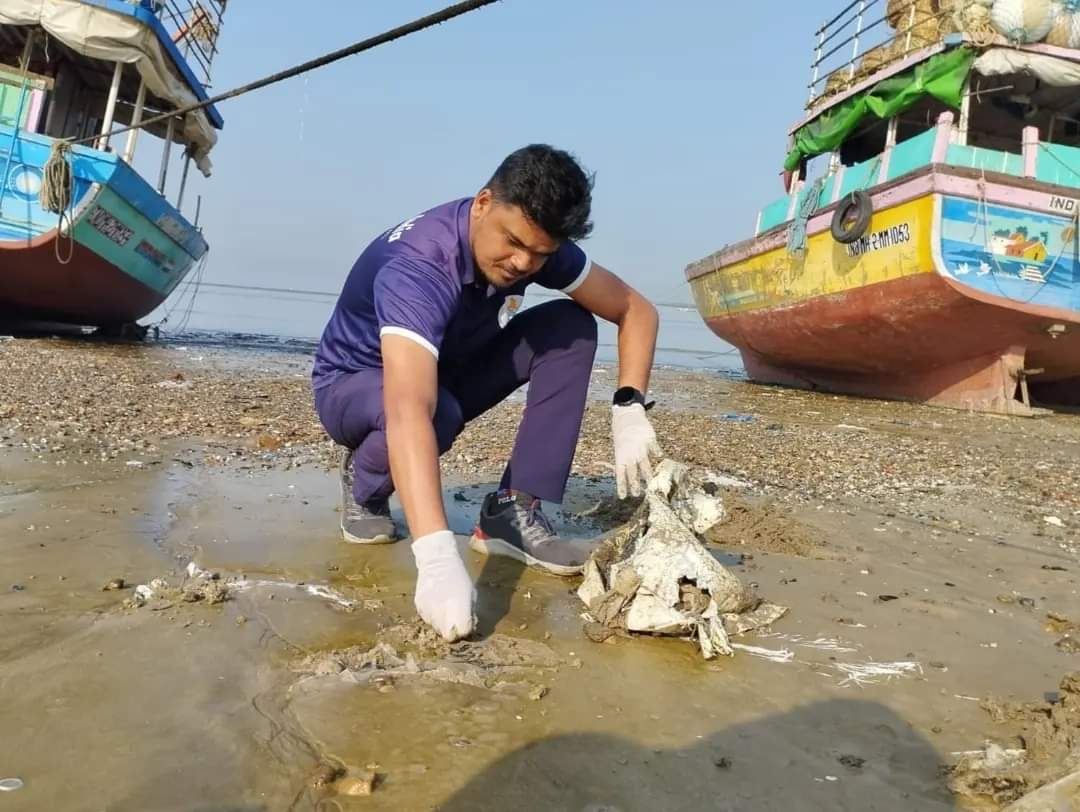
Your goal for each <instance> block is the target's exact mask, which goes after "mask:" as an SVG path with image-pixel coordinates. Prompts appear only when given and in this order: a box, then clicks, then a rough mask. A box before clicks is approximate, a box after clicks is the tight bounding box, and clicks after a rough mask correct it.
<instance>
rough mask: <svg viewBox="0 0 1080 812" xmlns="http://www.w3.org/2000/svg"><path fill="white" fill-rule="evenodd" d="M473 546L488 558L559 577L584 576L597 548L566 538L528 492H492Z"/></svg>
mask: <svg viewBox="0 0 1080 812" xmlns="http://www.w3.org/2000/svg"><path fill="white" fill-rule="evenodd" d="M469 546H470V547H471V548H472V549H473V550H475V551H476V552H478V553H483V554H485V555H504V556H507V557H509V558H513V559H516V560H517V561H522V562H524V563H526V564H528V565H529V566H533V567H539V568H540V569H543V570H546V571H548V572H551V573H554V574H555V575H580V574H581V570H582V569H583V568H584V566H585V561H586V559H588V557H589V554H590V553H592V551H593V548H594V547H595V546H596V542H594V541H583V540H580V539H563V538H559V536H558V535H557V534H556V533H555V528H554V527H552V524H551V520H550V519H549V518H548V517H547V516H545V515H544V513H543V511H542V510H541V509H540V500H539V499H534V498H533V497H531V496H529V495H528V494H525V493H518V494H517V495H516V496H515V495H514V494H512V493H510V492H508V491H498V492H496V493H489V494H488V495H487V497H485V499H484V504H483V506H482V507H481V508H480V521H479V522H478V523H477V525H476V529H475V530H474V531H473V535H472V539H470V541H469Z"/></svg>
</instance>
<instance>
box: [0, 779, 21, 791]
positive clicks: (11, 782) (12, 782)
mask: <svg viewBox="0 0 1080 812" xmlns="http://www.w3.org/2000/svg"><path fill="white" fill-rule="evenodd" d="M22 788H23V782H22V779H21V778H2V779H0V792H14V791H15V790H17V789H22Z"/></svg>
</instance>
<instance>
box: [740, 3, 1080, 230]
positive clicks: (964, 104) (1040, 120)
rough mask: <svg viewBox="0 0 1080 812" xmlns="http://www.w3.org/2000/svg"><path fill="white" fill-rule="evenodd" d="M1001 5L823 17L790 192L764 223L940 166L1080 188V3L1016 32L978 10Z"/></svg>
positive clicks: (898, 8)
mask: <svg viewBox="0 0 1080 812" xmlns="http://www.w3.org/2000/svg"><path fill="white" fill-rule="evenodd" d="M1023 1H1024V0H1012V2H1013V3H1014V4H1015V5H1020V4H1022V3H1023ZM989 13H990V12H989V11H988V8H987V6H986V4H980V3H969V2H964V0H952V1H951V2H950V0H888V2H885V0H855V2H851V3H848V4H847V6H845V7H844V8H843V9H842V10H841V11H840V12H839V13H838V14H837V15H836V16H834V17H833V18H832V19H830V20H828V21H826V22H825V23H823V24H822V26H821V27H820V28H819V29H818V30H817V31H816V32H815V43H814V49H813V57H812V59H811V64H810V81H809V83H808V88H807V89H808V96H809V98H808V102H807V107H806V113H805V115H804V116H803V117H802V118H801V119H800V120H799V121H798V122H797V123H796V124H795V126H794V127H793V128H792V129H791V132H790V141H789V151H788V154H787V157H786V160H785V164H784V172H783V187H784V189H785V190H786V194H785V195H784V196H783V197H779V198H778V199H776V200H774V201H773V202H772V203H770V204H769V205H767V206H765V207H764V208H763V209H762V210H761V211H760V213H759V215H758V222H757V229H756V233H757V234H763V233H765V232H767V231H770V230H772V229H774V228H777V227H779V226H781V225H783V224H785V223H788V222H790V221H792V220H793V219H794V218H795V217H796V216H797V214H798V213H799V211H800V210H803V211H805V210H807V208H808V205H812V204H808V203H807V201H806V198H807V197H808V196H813V195H816V206H814V208H823V207H826V206H829V205H831V204H833V203H836V202H837V201H839V200H840V199H841V198H843V197H844V196H845V195H848V194H850V193H851V192H853V191H857V190H862V191H869V190H871V189H875V188H876V187H880V186H882V185H886V184H891V183H893V182H896V181H898V180H899V179H900V178H905V177H910V176H912V175H913V174H916V173H919V172H925V171H929V169H930V167H932V166H934V165H948V166H952V167H961V168H965V169H969V170H975V171H978V172H980V173H986V174H987V175H988V176H989V175H994V174H997V175H1004V176H1011V177H1013V178H1024V179H1030V180H1035V181H1042V182H1044V183H1050V184H1056V185H1060V186H1065V187H1080V93H1078V92H1077V89H1078V87H1080V50H1078V48H1080V38H1078V39H1077V41H1076V42H1073V40H1072V39H1071V37H1072V36H1073V34H1072V31H1073V28H1075V30H1076V32H1077V35H1078V36H1080V12H1076V13H1070V12H1062V13H1061V15H1060V16H1058V17H1055V18H1054V19H1053V20H1052V21H1050V20H1048V21H1047V25H1049V24H1050V22H1052V23H1053V28H1052V29H1050V28H1048V29H1047V31H1017V32H1015V36H1012V37H1005V36H1003V35H1002V34H1001V33H999V32H998V31H995V30H994V28H993V27H991V25H990V20H989V18H988V17H986V16H979V15H988V14H989ZM1048 31H1049V33H1048ZM1028 40H1030V41H1028ZM1036 40H1037V41H1036ZM1077 196H1078V197H1080V194H1078V195H1077Z"/></svg>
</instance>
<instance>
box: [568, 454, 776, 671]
mask: <svg viewBox="0 0 1080 812" xmlns="http://www.w3.org/2000/svg"><path fill="white" fill-rule="evenodd" d="M720 482H721V480H720V478H719V477H716V476H715V475H713V474H710V473H708V472H705V471H701V470H696V469H695V470H692V469H690V468H688V467H687V466H685V465H681V464H680V463H677V462H674V461H673V460H664V461H663V462H662V463H661V464H660V465H659V466H658V467H657V469H656V473H655V475H654V476H653V478H652V479H651V480H650V482H649V484H648V486H647V488H646V492H645V501H644V502H643V503H642V505H641V507H640V508H638V510H637V512H636V513H635V514H634V516H633V517H632V518H631V519H630V521H629V522H627V523H626V525H624V526H623V527H620V528H619V529H618V530H616V531H614V532H613V533H611V534H610V535H609V536H608V537H607V538H606V539H605V540H604V541H603V542H602V543H601V544H600V545H599V547H598V548H597V549H596V551H594V553H593V554H592V556H591V557H590V558H589V560H588V562H586V564H585V580H584V581H583V582H582V584H581V586H580V588H579V589H578V597H580V598H581V600H582V601H583V602H584V603H585V605H586V606H588V608H589V614H590V615H591V616H592V618H593V619H594V620H595V621H596V622H597V623H599V624H600V625H602V626H605V627H607V628H609V629H617V630H625V631H630V632H645V633H651V634H672V635H680V636H688V637H694V638H695V639H696V640H697V642H698V645H699V646H700V648H701V653H702V654H703V655H704V657H705V658H706V659H711V658H713V657H715V656H716V655H717V654H726V655H729V656H730V655H732V654H733V653H734V652H733V650H732V647H731V644H730V642H729V639H728V638H729V635H734V634H743V633H745V632H747V631H751V630H753V629H757V628H761V627H764V626H768V625H769V624H770V623H772V622H773V621H775V620H777V619H779V618H780V617H782V616H783V615H784V614H785V613H786V612H787V608H786V607H783V606H777V605H775V604H771V603H767V602H764V601H762V600H760V599H759V598H757V597H756V596H755V595H754V592H753V590H751V589H750V588H749V587H747V586H746V585H745V584H743V583H742V581H740V580H739V578H738V577H736V576H735V575H733V574H732V573H731V572H729V571H728V570H727V569H726V568H725V567H724V566H723V565H721V564H720V562H719V561H717V560H716V558H714V557H713V555H712V554H711V553H710V552H709V551H708V550H707V549H706V548H705V546H704V545H703V544H702V543H701V541H700V540H699V539H698V534H701V533H704V532H706V531H707V530H709V529H710V528H711V527H713V526H714V525H716V524H717V523H719V522H721V521H723V520H724V519H725V518H726V514H725V512H724V505H723V500H722V498H721V496H720Z"/></svg>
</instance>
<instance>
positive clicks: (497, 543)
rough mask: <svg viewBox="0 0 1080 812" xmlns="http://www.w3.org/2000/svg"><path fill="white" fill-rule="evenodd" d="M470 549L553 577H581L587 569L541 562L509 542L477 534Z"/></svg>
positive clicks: (471, 542) (471, 541)
mask: <svg viewBox="0 0 1080 812" xmlns="http://www.w3.org/2000/svg"><path fill="white" fill-rule="evenodd" d="M469 548H470V549H471V550H473V551H474V552H477V553H481V554H482V555H501V556H503V557H505V558H512V559H514V560H515V561H520V562H521V563H523V564H526V565H528V566H530V567H536V568H537V569H542V570H544V571H545V572H550V573H551V574H552V575H561V576H563V577H567V576H572V575H581V573H582V571H583V570H584V569H585V565H584V564H583V565H581V566H578V567H575V566H573V565H570V564H552V563H551V562H550V561H541V560H540V559H539V558H534V557H533V556H531V555H529V554H528V553H527V552H525V551H524V550H522V549H521V548H520V547H515V546H514V545H513V544H511V543H510V542H508V541H503V540H502V539H497V538H490V537H482V536H478V535H477V534H476V533H473V535H472V538H470V539H469Z"/></svg>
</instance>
